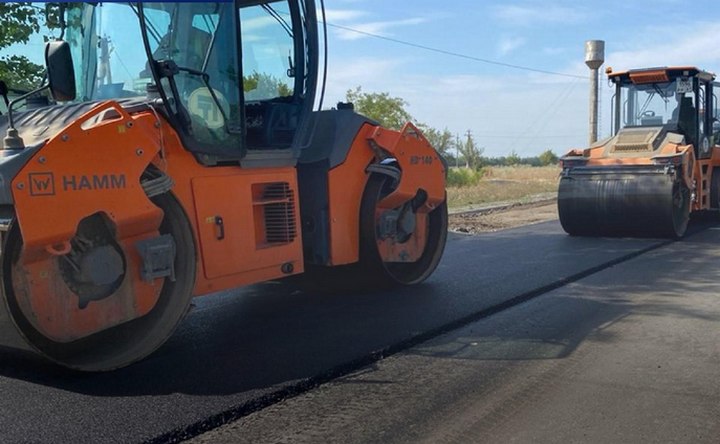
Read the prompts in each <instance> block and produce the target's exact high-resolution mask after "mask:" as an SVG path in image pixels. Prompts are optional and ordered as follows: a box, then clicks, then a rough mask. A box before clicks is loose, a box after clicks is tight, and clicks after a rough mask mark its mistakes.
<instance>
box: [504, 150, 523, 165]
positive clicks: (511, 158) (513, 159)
mask: <svg viewBox="0 0 720 444" xmlns="http://www.w3.org/2000/svg"><path fill="white" fill-rule="evenodd" d="M521 160H522V159H520V156H518V153H516V152H515V150H512V151H510V154H508V156H507V157H506V158H505V165H507V166H514V165H519V164H520V161H521Z"/></svg>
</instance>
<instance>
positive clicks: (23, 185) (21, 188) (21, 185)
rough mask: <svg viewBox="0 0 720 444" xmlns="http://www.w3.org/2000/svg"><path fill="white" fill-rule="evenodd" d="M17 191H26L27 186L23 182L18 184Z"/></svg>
mask: <svg viewBox="0 0 720 444" xmlns="http://www.w3.org/2000/svg"><path fill="white" fill-rule="evenodd" d="M17 189H18V190H24V189H25V184H24V183H22V182H20V183H18V184H17Z"/></svg>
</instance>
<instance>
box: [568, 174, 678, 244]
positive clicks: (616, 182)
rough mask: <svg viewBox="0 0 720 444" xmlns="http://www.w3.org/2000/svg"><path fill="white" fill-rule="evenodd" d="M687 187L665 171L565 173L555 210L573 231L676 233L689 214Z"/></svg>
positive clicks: (593, 233)
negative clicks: (556, 209)
mask: <svg viewBox="0 0 720 444" xmlns="http://www.w3.org/2000/svg"><path fill="white" fill-rule="evenodd" d="M690 203H691V202H690V191H689V190H688V188H687V186H685V184H684V183H683V182H682V181H681V180H680V179H679V178H678V177H676V176H675V175H673V174H666V173H664V172H656V173H639V174H627V173H625V174H622V173H614V172H613V173H604V174H603V173H599V174H576V175H574V174H572V173H570V174H568V175H565V176H563V177H562V178H561V180H560V187H559V191H558V213H559V216H560V223H561V224H562V227H563V229H564V230H565V231H566V232H567V233H568V234H570V235H573V236H610V237H623V236H628V237H661V238H679V237H682V236H683V235H684V234H685V230H686V229H687V225H688V220H689V216H690Z"/></svg>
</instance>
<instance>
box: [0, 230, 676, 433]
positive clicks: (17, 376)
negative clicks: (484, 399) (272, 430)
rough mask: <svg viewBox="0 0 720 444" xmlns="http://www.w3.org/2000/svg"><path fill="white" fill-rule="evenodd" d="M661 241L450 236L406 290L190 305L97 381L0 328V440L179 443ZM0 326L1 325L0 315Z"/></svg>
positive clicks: (555, 234) (245, 296)
mask: <svg viewBox="0 0 720 444" xmlns="http://www.w3.org/2000/svg"><path fill="white" fill-rule="evenodd" d="M665 243H666V242H665V241H659V240H652V239H585V238H573V237H569V236H567V235H565V234H564V233H563V232H562V230H561V229H560V226H559V224H558V223H557V222H550V223H544V224H538V225H533V226H529V227H523V228H518V229H513V230H506V231H501V232H498V233H493V234H485V235H482V236H477V237H470V236H468V237H464V236H461V237H460V236H453V237H452V239H451V240H450V241H449V243H448V246H447V249H446V253H445V256H444V259H443V261H442V263H441V265H440V267H439V268H438V270H437V272H436V273H435V274H434V275H433V276H432V277H431V279H429V280H428V281H427V282H426V283H424V284H422V285H420V286H417V287H411V288H406V289H402V290H395V291H385V292H375V293H359V294H335V295H328V294H310V293H305V292H302V291H298V290H296V289H294V288H293V287H291V286H289V285H285V284H273V283H268V284H263V285H258V286H254V287H250V288H247V289H243V290H237V291H230V292H225V293H222V294H218V295H213V296H209V297H206V298H200V299H197V300H196V303H195V304H196V307H195V308H194V310H193V311H192V312H191V313H190V315H189V317H188V318H187V319H186V320H185V321H184V322H183V324H182V325H181V326H180V328H179V330H178V331H177V333H176V334H175V335H174V336H173V337H172V338H171V339H170V340H169V341H168V343H167V344H166V345H165V346H163V347H162V348H161V349H160V350H159V351H158V352H156V353H155V354H154V355H152V356H151V357H149V358H148V359H146V360H145V361H143V362H141V363H139V364H136V365H133V366H131V367H130V368H127V369H123V370H119V371H116V372H113V373H109V374H97V375H85V374H76V373H71V372H68V371H64V370H61V369H58V368H57V367H56V366H54V365H52V364H48V363H46V362H45V361H43V360H42V359H40V358H38V357H36V356H35V355H34V354H32V353H31V352H28V351H23V350H20V349H18V348H16V347H15V344H17V343H18V341H17V338H15V337H13V336H12V334H11V333H9V332H7V333H5V334H4V335H3V338H2V339H3V343H6V344H10V345H9V346H5V347H1V348H0V393H2V397H0V408H1V409H2V412H3V414H2V416H1V417H0V441H4V442H25V441H31V442H93V443H104V442H141V441H152V440H168V439H176V438H181V437H188V436H192V435H194V434H197V433H199V432H202V431H203V430H204V429H206V428H209V427H211V426H213V425H218V424H217V423H219V422H223V421H224V420H231V419H234V418H236V417H237V416H239V415H242V414H243V413H244V412H251V411H253V410H256V409H257V408H260V407H262V406H264V405H267V404H269V403H272V402H273V401H274V400H275V399H276V398H275V397H273V396H274V394H278V396H284V395H287V394H292V393H293V392H294V391H297V390H302V387H304V386H307V381H308V380H312V379H313V378H317V377H318V375H332V374H333V371H335V370H337V369H338V368H343V365H345V364H348V363H352V362H362V360H363V358H366V357H367V356H370V355H373V353H375V352H378V351H381V350H388V349H392V347H393V346H394V345H396V344H401V343H410V342H412V340H413V338H418V337H422V335H424V334H427V332H432V331H442V330H443V328H444V327H445V326H448V325H452V324H453V323H457V322H458V321H459V320H463V319H470V318H472V317H473V316H479V315H478V314H479V313H482V312H483V310H487V309H488V308H491V307H493V306H497V305H498V304H503V303H507V301H510V300H513V299H514V298H519V299H522V298H527V297H529V296H532V295H533V294H536V293H537V292H538V291H542V289H550V288H553V287H557V286H559V285H562V284H563V283H566V282H568V281H569V280H573V279H576V278H578V277H579V276H583V275H587V274H588V270H600V269H602V268H603V267H605V266H607V265H608V264H613V263H617V262H618V261H621V260H624V259H627V258H628V257H632V256H636V255H637V254H638V253H640V252H644V251H648V250H651V249H653V248H656V247H658V246H661V245H664V244H665ZM519 299H517V300H519ZM0 321H2V323H5V324H7V322H8V321H7V319H6V316H5V315H4V314H3V315H2V316H0ZM5 330H6V328H5V329H3V331H5ZM208 420H209V422H208Z"/></svg>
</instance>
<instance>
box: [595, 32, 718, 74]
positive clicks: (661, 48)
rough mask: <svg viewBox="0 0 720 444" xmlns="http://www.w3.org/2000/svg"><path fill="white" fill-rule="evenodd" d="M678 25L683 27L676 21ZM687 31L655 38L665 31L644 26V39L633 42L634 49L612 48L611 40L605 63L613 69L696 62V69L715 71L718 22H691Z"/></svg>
mask: <svg viewBox="0 0 720 444" xmlns="http://www.w3.org/2000/svg"><path fill="white" fill-rule="evenodd" d="M678 27H679V28H686V27H685V26H682V24H678ZM692 29H693V32H692V33H691V34H685V33H679V34H677V38H676V39H667V38H665V39H658V38H657V37H658V36H660V35H665V36H667V35H668V34H667V30H663V29H660V28H648V29H647V30H646V32H644V33H642V35H647V36H649V37H648V38H647V41H637V42H636V43H635V44H636V46H635V48H631V49H626V50H624V51H612V42H609V43H608V44H607V46H608V49H610V51H609V53H608V55H607V57H606V58H605V59H606V60H607V64H608V65H610V66H612V67H613V68H615V69H616V70H626V69H632V68H643V67H652V66H669V65H682V66H685V65H698V67H699V68H702V69H707V70H711V71H712V70H715V69H717V68H718V67H720V45H718V43H717V42H718V35H720V24H718V23H705V24H702V23H700V24H697V23H696V24H694V25H692Z"/></svg>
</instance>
